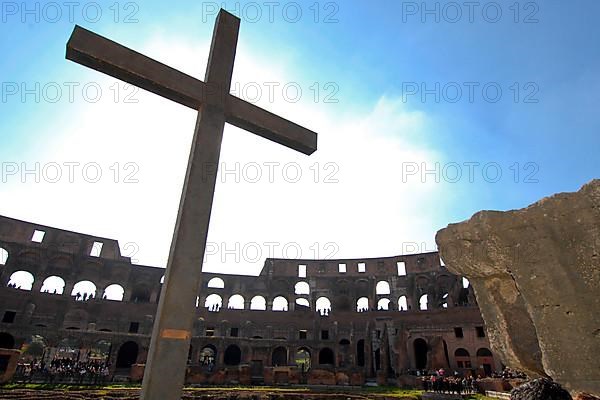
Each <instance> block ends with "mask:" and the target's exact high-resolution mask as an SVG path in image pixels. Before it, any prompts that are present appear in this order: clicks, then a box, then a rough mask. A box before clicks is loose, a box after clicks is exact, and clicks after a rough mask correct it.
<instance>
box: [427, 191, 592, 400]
mask: <svg viewBox="0 0 600 400" xmlns="http://www.w3.org/2000/svg"><path fill="white" fill-rule="evenodd" d="M436 242H437V244H438V247H439V250H440V255H441V257H442V259H443V260H444V262H445V264H446V267H447V268H448V269H449V270H450V271H452V272H454V273H456V274H459V275H463V276H466V277H467V278H468V279H469V281H470V282H471V284H472V285H473V289H474V291H475V295H476V297H477V302H478V303H479V307H480V309H481V313H482V315H483V318H484V320H485V322H486V326H487V330H488V335H489V337H490V341H491V344H492V347H493V349H494V350H495V351H496V352H497V353H499V354H500V355H501V358H502V359H503V362H504V363H505V364H506V365H508V366H510V367H513V368H516V369H520V370H523V371H525V372H527V373H528V374H529V375H530V376H532V377H543V376H551V377H552V378H553V379H554V380H556V381H558V382H560V383H562V384H564V385H565V386H566V387H567V388H569V389H573V390H575V391H581V392H588V393H592V394H595V395H598V394H599V393H600V373H599V371H600V357H599V355H600V316H599V312H600V180H594V181H592V182H590V183H589V184H587V185H585V186H583V187H582V188H581V190H580V191H578V192H575V193H561V194H557V195H554V196H552V197H548V198H545V199H543V200H540V201H539V202H537V203H534V204H532V205H530V206H529V207H527V208H524V209H521V210H514V211H507V212H498V211H481V212H479V213H477V214H475V215H474V216H473V217H472V218H471V219H470V220H468V221H465V222H461V223H458V224H451V225H449V226H448V227H447V228H445V229H442V230H441V231H439V232H438V233H437V236H436Z"/></svg>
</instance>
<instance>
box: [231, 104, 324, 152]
mask: <svg viewBox="0 0 600 400" xmlns="http://www.w3.org/2000/svg"><path fill="white" fill-rule="evenodd" d="M225 120H226V121H227V122H228V123H230V124H231V125H235V126H237V127H238V128H242V129H245V130H247V131H250V132H252V133H254V134H256V135H258V136H262V137H264V138H265V139H269V140H271V141H273V142H276V143H279V144H282V145H284V146H286V147H289V148H291V149H294V150H297V151H299V152H301V153H304V154H308V155H311V154H312V153H314V152H315V151H316V150H317V134H316V133H315V132H313V131H311V130H309V129H306V128H304V127H302V126H300V125H298V124H295V123H293V122H291V121H288V120H287V119H284V118H281V117H279V116H277V115H275V114H273V113H270V112H268V111H267V110H264V109H262V108H260V107H257V106H255V105H254V104H252V103H249V102H247V101H245V100H242V99H240V98H239V97H235V96H232V95H229V97H228V98H227V108H226V111H225Z"/></svg>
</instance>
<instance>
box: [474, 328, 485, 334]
mask: <svg viewBox="0 0 600 400" xmlns="http://www.w3.org/2000/svg"><path fill="white" fill-rule="evenodd" d="M475 330H476V331H477V337H485V330H484V329H483V326H477V327H475Z"/></svg>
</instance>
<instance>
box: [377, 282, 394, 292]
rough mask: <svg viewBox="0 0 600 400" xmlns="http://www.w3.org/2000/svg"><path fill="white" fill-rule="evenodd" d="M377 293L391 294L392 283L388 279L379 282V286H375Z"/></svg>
mask: <svg viewBox="0 0 600 400" xmlns="http://www.w3.org/2000/svg"><path fill="white" fill-rule="evenodd" d="M375 293H376V294H378V295H385V294H390V293H391V291H390V284H389V283H387V282H386V281H379V282H377V286H375Z"/></svg>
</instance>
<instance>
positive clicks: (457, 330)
mask: <svg viewBox="0 0 600 400" xmlns="http://www.w3.org/2000/svg"><path fill="white" fill-rule="evenodd" d="M454 336H456V337H457V338H462V337H464V334H463V330H462V328H454Z"/></svg>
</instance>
